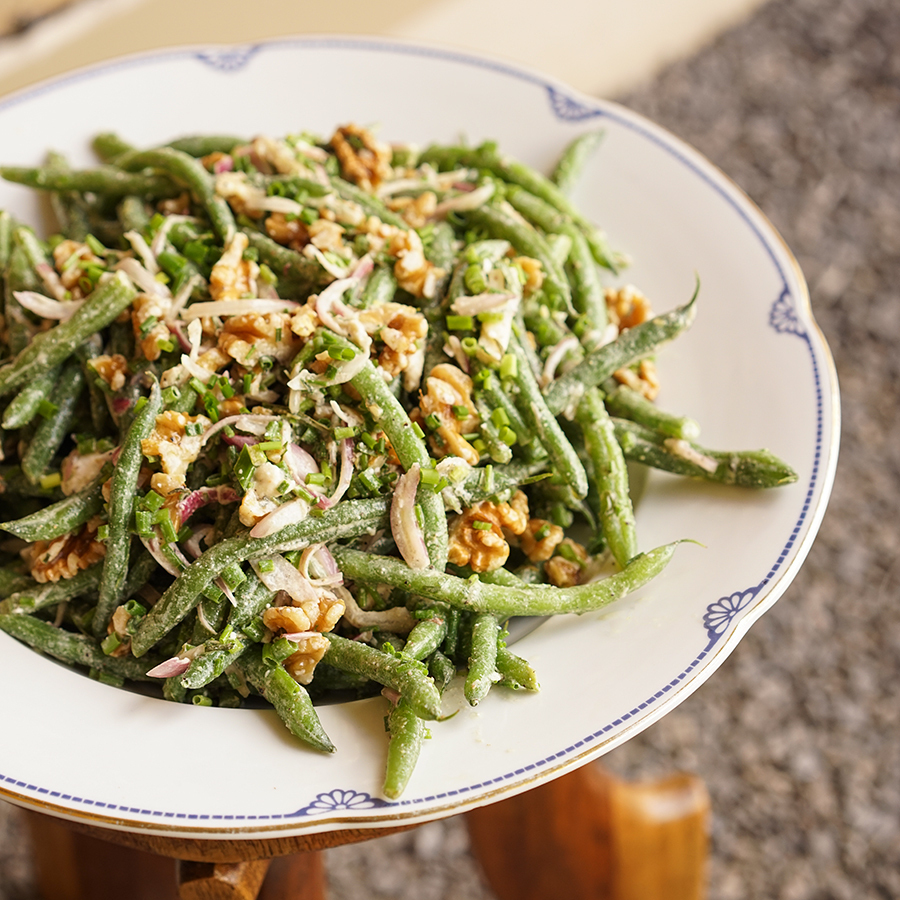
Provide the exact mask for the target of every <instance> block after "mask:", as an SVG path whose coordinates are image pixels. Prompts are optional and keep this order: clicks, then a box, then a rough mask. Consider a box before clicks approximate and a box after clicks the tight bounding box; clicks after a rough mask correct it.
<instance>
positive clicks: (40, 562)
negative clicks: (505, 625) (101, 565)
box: [23, 516, 106, 584]
mask: <svg viewBox="0 0 900 900" xmlns="http://www.w3.org/2000/svg"><path fill="white" fill-rule="evenodd" d="M102 522H103V520H102V519H101V518H100V517H99V516H94V518H92V519H91V520H90V521H88V522H86V523H85V524H84V525H82V526H81V528H80V529H78V530H77V531H69V532H66V534H61V535H60V536H59V537H57V538H54V539H53V540H52V541H35V542H34V543H33V544H31V545H30V546H29V547H27V548H26V550H25V551H23V555H25V558H26V561H27V562H28V564H29V566H30V568H31V577H32V578H34V580H35V581H37V582H39V583H40V584H44V583H46V582H48V581H59V580H60V579H63V580H65V579H68V578H72V577H73V576H75V575H77V574H78V572H80V571H81V570H82V569H87V568H88V567H89V566H92V565H94V563H96V562H99V561H100V560H101V559H103V557H104V556H105V555H106V546H105V545H104V544H101V543H100V542H99V541H98V540H97V529H98V528H99V527H100V525H101V524H102Z"/></svg>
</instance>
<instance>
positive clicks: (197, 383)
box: [188, 376, 206, 397]
mask: <svg viewBox="0 0 900 900" xmlns="http://www.w3.org/2000/svg"><path fill="white" fill-rule="evenodd" d="M188 384H189V385H190V386H191V387H192V388H193V389H194V390H195V391H196V392H197V393H198V394H199V395H200V396H201V397H203V396H204V395H205V394H206V385H205V384H204V383H203V382H202V381H201V380H200V379H199V378H197V377H196V376H193V377H192V378H191V380H190V381H189V382H188Z"/></svg>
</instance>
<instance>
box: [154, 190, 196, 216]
mask: <svg viewBox="0 0 900 900" xmlns="http://www.w3.org/2000/svg"><path fill="white" fill-rule="evenodd" d="M156 208H157V209H158V210H159V211H160V212H161V213H162V214H163V215H164V216H189V215H190V214H191V195H190V192H189V191H185V192H184V193H183V194H179V195H178V196H177V197H168V198H167V199H165V200H160V201H159V203H157V204H156Z"/></svg>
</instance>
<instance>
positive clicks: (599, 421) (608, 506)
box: [575, 388, 637, 568]
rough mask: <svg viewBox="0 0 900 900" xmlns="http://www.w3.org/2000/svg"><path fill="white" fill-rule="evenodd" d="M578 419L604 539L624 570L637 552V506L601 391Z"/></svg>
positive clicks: (586, 401) (587, 398)
mask: <svg viewBox="0 0 900 900" xmlns="http://www.w3.org/2000/svg"><path fill="white" fill-rule="evenodd" d="M575 419H576V421H577V422H578V424H579V425H580V426H581V430H582V434H583V435H584V448H585V450H586V451H587V455H588V458H589V459H590V461H591V468H592V470H593V475H594V483H595V485H596V488H597V493H598V495H599V506H600V508H599V510H598V512H599V518H600V529H601V531H602V533H603V540H604V541H605V542H606V546H607V547H609V549H610V552H611V553H612V555H613V557H614V558H615V560H616V562H617V563H618V564H619V566H620V567H622V568H625V566H626V565H627V563H628V560H629V559H631V558H632V557H633V556H634V555H635V554H636V553H637V532H636V531H635V526H634V507H633V506H632V504H631V495H630V494H629V492H628V469H627V467H626V465H625V457H624V456H623V455H622V449H621V448H620V447H619V443H618V441H617V440H616V432H615V428H614V427H613V423H612V420H611V419H610V417H609V413H607V411H606V407H605V406H604V405H603V399H602V396H601V394H600V391H599V390H597V389H596V388H591V390H589V391H587V392H586V393H585V395H584V396H583V397H582V398H581V402H580V403H579V404H578V410H577V411H576V413H575Z"/></svg>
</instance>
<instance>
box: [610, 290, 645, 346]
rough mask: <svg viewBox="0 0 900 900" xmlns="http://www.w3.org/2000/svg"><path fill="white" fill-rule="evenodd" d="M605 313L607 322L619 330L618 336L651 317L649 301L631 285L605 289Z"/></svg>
mask: <svg viewBox="0 0 900 900" xmlns="http://www.w3.org/2000/svg"><path fill="white" fill-rule="evenodd" d="M606 311H607V314H608V315H609V321H610V322H611V323H612V324H613V325H615V326H616V327H617V328H618V329H619V333H620V334H621V332H623V331H625V329H627V328H634V326H635V325H640V324H641V323H642V322H646V321H647V320H648V319H650V318H652V317H653V310H652V309H651V308H650V301H649V300H648V299H647V298H646V297H645V296H644V295H643V294H642V293H641V292H640V291H639V290H638V289H637V288H636V287H635V286H634V285H633V284H626V285H625V286H624V287H620V288H612V287H610V288H607V289H606Z"/></svg>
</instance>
